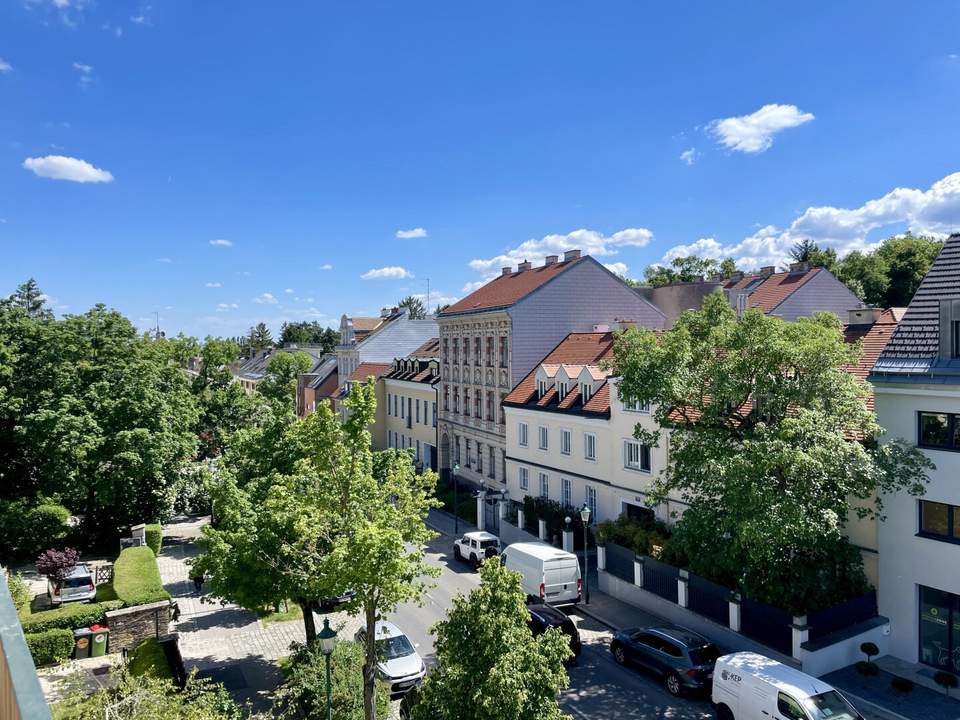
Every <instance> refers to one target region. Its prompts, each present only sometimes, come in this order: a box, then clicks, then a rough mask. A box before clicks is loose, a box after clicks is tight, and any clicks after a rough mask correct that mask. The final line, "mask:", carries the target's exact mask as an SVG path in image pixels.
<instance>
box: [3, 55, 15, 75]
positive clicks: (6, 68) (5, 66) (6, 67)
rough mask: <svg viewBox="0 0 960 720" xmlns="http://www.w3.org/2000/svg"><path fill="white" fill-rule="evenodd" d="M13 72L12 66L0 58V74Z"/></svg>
mask: <svg viewBox="0 0 960 720" xmlns="http://www.w3.org/2000/svg"><path fill="white" fill-rule="evenodd" d="M11 70H13V65H11V64H10V63H8V62H7V61H6V60H4V59H3V58H0V73H8V72H10V71H11Z"/></svg>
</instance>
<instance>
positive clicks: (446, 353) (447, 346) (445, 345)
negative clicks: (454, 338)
mask: <svg viewBox="0 0 960 720" xmlns="http://www.w3.org/2000/svg"><path fill="white" fill-rule="evenodd" d="M449 360H450V341H449V340H447V338H444V339H443V361H444V362H447V361H449Z"/></svg>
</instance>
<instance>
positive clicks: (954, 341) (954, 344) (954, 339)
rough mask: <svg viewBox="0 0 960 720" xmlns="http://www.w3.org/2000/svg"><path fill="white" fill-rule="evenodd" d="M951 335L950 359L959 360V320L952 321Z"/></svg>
mask: <svg viewBox="0 0 960 720" xmlns="http://www.w3.org/2000/svg"><path fill="white" fill-rule="evenodd" d="M951 325H952V326H953V328H952V329H953V335H951V336H950V357H954V358H960V320H954V321H953V322H952V323H951Z"/></svg>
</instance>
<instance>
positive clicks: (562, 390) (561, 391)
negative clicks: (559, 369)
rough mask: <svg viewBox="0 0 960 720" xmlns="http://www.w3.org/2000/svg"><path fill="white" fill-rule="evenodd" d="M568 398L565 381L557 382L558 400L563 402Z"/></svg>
mask: <svg viewBox="0 0 960 720" xmlns="http://www.w3.org/2000/svg"><path fill="white" fill-rule="evenodd" d="M566 396H567V383H566V382H565V381H563V380H558V381H557V399H558V400H563V399H564V398H565V397H566Z"/></svg>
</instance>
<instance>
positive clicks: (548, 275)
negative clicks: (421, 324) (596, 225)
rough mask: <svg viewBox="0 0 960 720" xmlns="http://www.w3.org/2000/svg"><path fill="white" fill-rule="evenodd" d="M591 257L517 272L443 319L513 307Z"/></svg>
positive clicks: (496, 281) (486, 287) (501, 278)
mask: <svg viewBox="0 0 960 720" xmlns="http://www.w3.org/2000/svg"><path fill="white" fill-rule="evenodd" d="M589 257H590V256H589V255H586V256H584V257H579V258H574V259H572V260H566V261H562V262H555V263H551V264H550V265H538V266H537V267H531V268H530V269H529V270H521V271H515V272H512V273H510V274H505V275H500V276H498V277H495V278H494V279H493V280H491V281H490V282H488V283H487V284H486V285H483V286H482V287H480V288H478V289H477V290H474V291H473V292H472V293H470V294H469V295H467V296H466V297H465V298H463V299H462V300H459V301H458V302H456V303H454V304H453V305H451V306H450V307H448V308H447V309H446V310H444V311H443V312H442V313H440V317H447V316H449V315H456V314H458V313H468V312H478V311H480V310H494V309H499V308H507V307H510V306H511V305H513V304H515V303H516V302H517V301H519V300H522V299H523V298H525V297H526V296H527V295H529V294H530V293H532V292H533V291H534V290H536V289H537V288H539V287H542V286H543V285H545V284H546V283H548V282H550V281H551V280H553V279H554V278H555V277H557V276H558V275H560V274H562V273H564V272H566V271H567V270H569V269H570V268H572V267H573V266H574V265H577V264H578V263H582V262H585V261H586V260H587V259H589Z"/></svg>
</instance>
